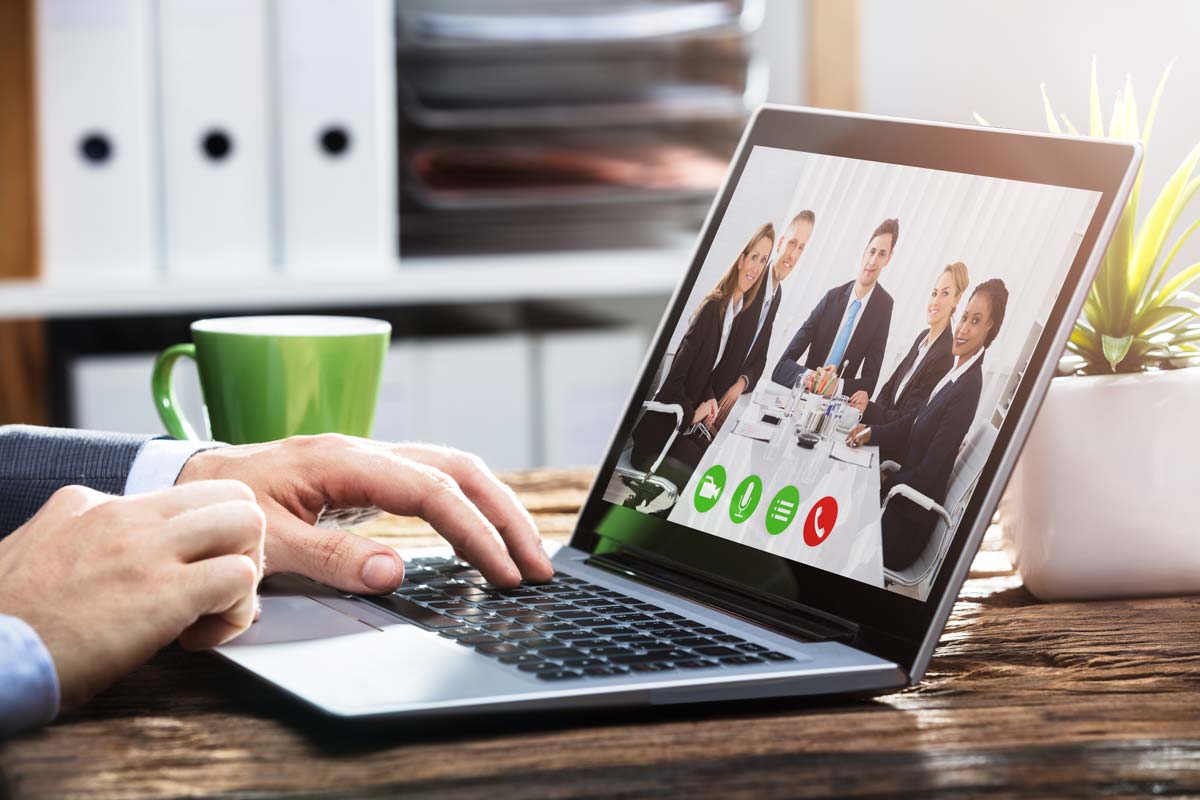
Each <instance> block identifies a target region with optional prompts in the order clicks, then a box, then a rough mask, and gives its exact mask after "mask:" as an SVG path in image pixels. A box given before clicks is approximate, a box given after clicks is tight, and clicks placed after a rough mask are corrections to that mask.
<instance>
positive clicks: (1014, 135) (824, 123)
mask: <svg viewBox="0 0 1200 800" xmlns="http://www.w3.org/2000/svg"><path fill="white" fill-rule="evenodd" d="M759 146H761V147H772V148H782V149H786V150H793V151H797V152H803V153H814V154H822V155H829V156H836V157H841V158H849V159H859V160H865V161H876V162H882V163H888V164H898V165H906V166H912V167H918V168H922V169H932V170H942V171H948V172H958V173H964V174H968V175H977V176H982V177H994V178H1003V179H1008V180H1016V181H1027V182H1032V183H1042V184H1051V185H1056V186H1063V187H1072V188H1079V189H1086V190H1090V191H1094V192H1098V193H1099V194H1100V200H1099V202H1098V204H1097V206H1096V210H1095V212H1094V214H1093V216H1092V219H1091V221H1090V223H1089V225H1088V228H1087V231H1086V233H1085V235H1084V237H1083V240H1082V242H1081V244H1080V246H1079V249H1078V252H1077V253H1076V255H1075V258H1074V261H1073V262H1072V264H1071V267H1070V269H1069V271H1068V273H1067V277H1066V279H1065V280H1064V282H1063V286H1062V289H1061V291H1060V292H1059V295H1058V298H1057V300H1056V302H1055V304H1054V307H1053V309H1052V310H1051V312H1050V314H1049V317H1048V319H1047V322H1046V326H1045V328H1044V330H1043V331H1042V334H1041V336H1040V338H1039V340H1038V343H1037V345H1036V347H1035V348H1034V351H1033V355H1032V357H1031V359H1030V362H1029V365H1028V367H1027V368H1026V370H1025V375H1026V376H1034V375H1037V374H1038V373H1039V372H1041V368H1042V366H1043V365H1044V364H1045V362H1046V360H1047V358H1048V357H1050V356H1051V353H1050V348H1051V346H1052V345H1053V340H1054V339H1055V338H1056V334H1057V333H1059V332H1060V331H1061V330H1062V328H1063V326H1064V325H1065V326H1070V325H1071V324H1073V322H1074V318H1073V317H1072V318H1071V319H1067V318H1066V312H1067V310H1068V308H1069V307H1071V306H1072V302H1073V300H1074V299H1076V298H1078V297H1079V296H1080V295H1081V293H1084V292H1086V291H1087V288H1088V287H1085V286H1081V281H1082V278H1083V277H1084V272H1085V269H1086V268H1087V266H1088V262H1089V258H1090V256H1091V255H1092V252H1093V250H1094V249H1095V247H1096V241H1097V238H1098V237H1099V235H1100V232H1101V229H1102V228H1103V226H1104V223H1105V221H1106V220H1107V219H1108V217H1109V214H1110V211H1111V210H1112V205H1113V201H1114V199H1115V197H1116V196H1117V194H1118V193H1119V191H1120V189H1121V186H1122V184H1123V183H1124V182H1125V178H1126V176H1127V173H1128V172H1129V170H1130V166H1131V163H1132V161H1133V160H1134V159H1135V158H1136V157H1137V150H1136V147H1135V146H1134V145H1132V144H1128V143H1122V142H1113V141H1107V140H1084V139H1077V138H1069V137H1062V136H1050V135H1046V134H1036V133H1026V132H1020V131H1008V130H1001V129H991V128H976V127H967V126H956V125H945V124H938V123H924V122H915V121H909V120H899V119H887V118H878V117H868V116H863V115H857V114H847V113H842V112H826V111H820V110H815V109H785V108H777V107H771V106H766V107H763V108H761V109H759V111H758V112H756V114H755V116H754V118H753V119H752V120H751V122H750V124H749V126H748V128H747V131H746V134H745V135H744V136H743V139H742V143H741V145H740V146H739V148H738V150H737V152H736V153H735V155H734V158H733V160H732V161H731V164H730V170H729V173H728V176H727V178H726V181H725V183H724V185H723V187H722V188H721V190H720V191H719V193H718V195H717V197H716V199H715V200H714V203H713V206H712V208H711V210H710V212H709V216H708V219H707V220H706V222H705V224H704V227H703V229H702V231H701V233H700V237H699V240H698V243H697V247H696V250H695V252H694V254H693V257H692V261H691V263H690V265H689V266H688V269H687V271H686V272H685V274H684V275H683V278H682V280H681V281H680V284H679V286H678V288H677V289H676V292H675V294H674V296H673V298H672V300H671V302H670V304H669V306H668V308H667V311H666V314H665V315H664V317H663V320H662V322H661V324H660V326H659V329H658V331H657V333H656V335H655V337H654V341H653V343H652V345H651V348H650V350H649V353H648V355H647V358H646V360H645V362H643V365H642V369H641V373H640V375H639V376H638V379H637V383H636V386H635V387H634V391H633V392H632V394H631V395H630V399H629V401H628V402H627V404H626V409H625V412H624V414H623V415H622V418H621V423H620V425H619V426H618V428H617V430H616V433H615V435H614V437H613V439H612V441H611V442H610V444H609V448H608V452H607V454H606V455H605V458H604V461H603V463H602V465H601V467H600V471H599V472H598V474H597V475H598V476H597V479H596V481H595V482H594V484H593V485H592V488H591V491H590V493H589V495H588V498H587V501H586V502H585V504H584V506H583V509H582V510H581V512H580V516H579V521H578V524H577V526H576V528H575V531H574V534H573V535H572V538H571V542H570V546H571V547H573V548H576V549H578V550H583V551H585V552H594V550H595V548H596V545H597V544H598V542H599V541H600V539H601V537H600V536H599V535H598V534H597V533H596V528H597V526H598V525H599V523H600V521H601V519H602V518H603V517H604V515H605V514H606V512H608V511H609V509H611V508H615V506H613V505H612V504H611V503H608V502H607V501H606V500H604V499H603V495H604V491H605V487H606V486H607V484H608V477H609V476H610V475H611V474H612V470H613V469H614V468H615V466H616V464H617V460H618V458H619V457H620V454H621V451H622V449H623V447H624V445H625V443H626V442H627V440H628V437H629V434H630V431H631V429H632V427H633V425H634V422H635V421H636V418H637V414H638V411H639V409H640V406H641V403H642V401H643V400H645V399H647V397H648V392H649V391H650V388H651V387H650V384H651V382H652V380H653V378H654V375H655V372H656V370H657V367H658V364H659V363H660V361H661V359H662V358H663V355H664V353H665V351H666V348H667V346H668V344H669V341H670V338H671V334H672V332H673V331H674V330H675V328H676V326H677V325H678V324H679V321H680V319H681V318H682V316H683V314H684V313H685V312H686V311H687V309H686V308H685V305H686V303H687V301H688V298H689V297H691V293H692V289H693V287H694V285H695V282H696V279H697V277H698V275H699V272H700V268H701V266H702V265H703V263H704V261H705V257H706V256H707V254H708V251H709V248H710V246H711V244H712V241H713V238H714V236H715V234H716V231H717V229H718V228H719V227H720V225H721V222H722V220H723V218H724V216H725V212H726V209H727V208H728V206H729V202H730V199H731V197H732V196H733V193H734V191H735V189H736V188H737V185H738V182H739V180H740V178H741V175H742V171H743V169H744V168H745V165H746V161H747V159H748V158H749V156H750V153H751V152H752V151H753V149H754V148H755V147H759ZM1058 357H1059V352H1055V353H1053V358H1055V359H1057V358H1058ZM763 379H764V380H765V379H766V378H765V377H764V378H763ZM1034 384H1035V381H1034V380H1031V379H1028V378H1027V379H1024V380H1022V381H1021V382H1020V384H1019V386H1018V388H1017V391H1016V394H1015V395H1014V396H1013V399H1012V401H1011V404H1010V406H1009V411H1008V413H1007V415H1006V416H1005V419H1004V422H1003V424H1002V425H1001V428H1000V430H999V432H998V435H997V437H996V441H995V444H994V446H993V448H992V450H991V452H990V454H989V456H988V458H987V462H986V464H985V465H984V467H983V469H982V471H981V473H980V478H979V482H978V485H977V487H976V489H975V491H974V493H973V494H972V496H971V500H970V502H969V503H968V505H967V508H966V510H965V512H964V514H963V516H962V518H961V520H960V522H959V525H958V527H957V529H956V531H955V535H954V539H953V542H952V543H951V544H950V546H949V549H948V552H947V554H946V557H945V559H944V561H943V563H942V565H941V567H940V569H939V570H938V573H937V576H936V578H935V580H934V582H933V584H932V587H931V590H930V592H929V595H928V597H927V598H926V599H925V600H924V601H921V600H916V599H914V598H910V597H907V596H904V595H901V594H897V593H895V592H893V591H890V590H887V589H884V588H880V587H875V586H870V585H868V584H864V583H862V582H860V581H857V580H854V579H852V578H847V577H844V576H841V575H838V574H836V573H833V572H829V571H826V570H823V569H819V568H816V567H812V566H808V565H805V564H802V563H799V562H791V561H789V562H787V563H788V564H789V566H790V567H791V568H792V569H793V571H794V574H795V577H796V579H797V580H796V584H797V586H798V587H799V591H800V595H799V596H796V597H790V598H788V599H791V600H794V601H797V602H800V603H803V604H805V605H808V606H811V607H815V608H818V609H820V610H821V611H824V612H827V613H830V614H834V615H837V616H838V617H841V618H843V619H846V620H848V621H850V622H852V623H854V624H855V625H857V626H859V628H860V631H861V633H860V636H859V637H858V640H857V641H856V642H855V644H856V646H859V647H862V648H863V649H865V650H868V651H870V652H873V653H875V654H876V655H881V656H883V657H886V658H889V659H892V660H894V661H896V662H897V663H899V664H900V665H901V666H902V667H904V668H906V669H910V668H911V666H912V664H913V662H914V660H915V659H916V657H917V654H918V652H919V650H920V648H921V644H922V641H923V640H924V639H925V637H926V635H927V633H928V632H929V629H930V626H931V625H932V624H934V622H935V620H936V618H937V611H938V608H939V606H940V605H941V604H942V600H943V598H944V596H945V595H946V593H947V591H948V590H949V589H950V588H953V589H954V591H955V592H957V589H958V586H957V585H956V586H954V587H950V582H951V580H952V576H953V575H954V573H955V572H956V571H957V570H955V569H954V567H955V566H956V565H957V564H958V562H959V560H960V559H962V558H963V556H964V547H965V545H966V543H967V541H968V539H969V538H971V537H970V534H971V532H972V531H974V530H975V529H976V524H977V522H978V521H979V517H980V515H981V512H983V509H982V508H981V506H982V504H983V502H984V500H985V498H986V497H987V496H988V495H989V492H988V491H987V490H988V488H989V487H990V485H991V483H992V481H993V480H995V478H996V476H997V468H998V466H999V464H1000V462H1001V460H1002V457H1003V456H1004V455H1005V454H1006V453H1007V451H1008V450H1009V449H1010V448H1012V447H1014V446H1019V444H1020V443H1019V442H1016V443H1015V442H1014V441H1013V433H1014V431H1015V430H1016V429H1017V428H1018V426H1019V422H1020V421H1021V420H1022V419H1023V417H1024V416H1025V415H1026V414H1035V413H1036V407H1031V405H1030V403H1029V400H1030V394H1031V391H1032V389H1033V387H1034ZM1005 477H1007V476H1005ZM992 505H994V504H992ZM992 511H993V509H991V508H989V509H987V510H986V513H987V514H988V515H989V519H990V515H991V513H992ZM634 513H637V512H634ZM647 519H650V520H653V522H645V525H646V526H649V527H651V528H654V529H656V530H662V531H669V532H671V533H673V534H675V535H676V536H678V535H686V534H684V533H683V532H687V533H688V534H691V535H695V536H707V537H712V538H719V537H714V536H713V535H712V534H709V533H706V532H704V531H701V530H698V529H693V528H688V527H686V526H682V525H678V524H675V523H671V522H667V521H666V520H659V519H655V518H651V517H648V518H647ZM727 544H728V545H731V547H729V548H728V549H729V550H730V551H731V552H733V551H736V550H737V548H747V549H748V550H753V548H750V547H749V546H748V545H741V544H736V543H733V542H728V543H727ZM721 546H722V547H725V546H726V545H721ZM650 549H652V548H650ZM747 555H748V556H749V555H750V554H747ZM972 555H973V554H972ZM689 566H690V567H693V568H694V565H689ZM703 571H708V572H711V570H703ZM711 574H713V575H714V576H715V577H717V578H724V579H726V580H728V579H729V576H728V575H721V574H719V573H716V572H711ZM749 588H751V589H757V588H758V587H749Z"/></svg>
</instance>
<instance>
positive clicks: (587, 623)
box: [571, 617, 613, 628]
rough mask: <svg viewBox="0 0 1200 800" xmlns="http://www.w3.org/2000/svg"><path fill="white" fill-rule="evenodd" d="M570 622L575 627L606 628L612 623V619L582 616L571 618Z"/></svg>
mask: <svg viewBox="0 0 1200 800" xmlns="http://www.w3.org/2000/svg"><path fill="white" fill-rule="evenodd" d="M571 624H572V625H574V626H575V627H576V628H606V627H608V626H610V625H612V624H613V621H612V620H611V619H608V618H606V617H583V618H582V619H573V620H571Z"/></svg>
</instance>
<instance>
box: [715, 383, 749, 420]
mask: <svg viewBox="0 0 1200 800" xmlns="http://www.w3.org/2000/svg"><path fill="white" fill-rule="evenodd" d="M745 391H746V379H745V378H738V379H737V380H736V381H734V382H733V386H730V387H729V388H728V389H726V390H725V394H723V395H721V400H720V402H719V403H717V426H718V427H720V425H722V424H724V422H725V417H727V416H729V410H730V409H732V408H733V404H734V403H736V402H737V401H738V398H739V397H741V396H742V393H743V392H745Z"/></svg>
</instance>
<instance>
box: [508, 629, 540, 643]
mask: <svg viewBox="0 0 1200 800" xmlns="http://www.w3.org/2000/svg"><path fill="white" fill-rule="evenodd" d="M500 636H501V638H503V639H509V640H512V641H520V640H522V639H540V638H542V635H541V634H540V633H538V632H537V631H531V630H529V629H528V628H521V629H519V630H511V631H501V632H500Z"/></svg>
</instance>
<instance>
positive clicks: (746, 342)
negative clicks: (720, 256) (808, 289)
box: [711, 278, 783, 398]
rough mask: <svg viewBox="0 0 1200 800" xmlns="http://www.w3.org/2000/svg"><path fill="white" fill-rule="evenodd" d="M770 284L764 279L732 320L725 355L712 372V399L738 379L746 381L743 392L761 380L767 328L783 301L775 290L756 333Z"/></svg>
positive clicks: (767, 342) (768, 338) (779, 292)
mask: <svg viewBox="0 0 1200 800" xmlns="http://www.w3.org/2000/svg"><path fill="white" fill-rule="evenodd" d="M770 285H771V283H770V281H769V280H767V279H766V278H764V279H763V284H762V286H760V287H759V291H758V294H757V295H755V297H754V301H753V302H751V303H750V304H749V305H747V306H745V307H744V308H743V309H742V310H741V311H739V312H738V315H737V316H736V317H735V318H734V320H733V327H732V328H731V329H730V331H729V341H728V342H726V344H725V352H724V353H722V354H721V361H720V362H719V363H718V364H717V366H716V367H715V368H714V369H713V376H712V388H713V394H712V395H711V396H712V397H718V398H719V397H720V396H721V395H723V394H724V393H725V392H726V390H727V389H729V387H730V386H732V385H733V384H734V382H736V381H737V379H738V378H742V377H744V378H745V379H746V389H745V391H746V392H749V391H750V390H752V389H753V388H754V387H755V386H756V385H757V384H758V379H759V378H761V377H762V374H763V370H764V369H765V368H766V366H767V345H768V344H769V343H770V339H771V328H772V326H774V324H775V315H776V314H778V313H779V303H780V301H781V300H782V298H783V290H782V289H778V290H777V291H776V292H775V296H774V297H773V298H771V300H770V302H771V306H770V308H768V309H767V318H766V319H765V320H763V327H762V331H761V332H759V331H758V317H759V314H761V313H762V306H763V303H764V302H766V300H767V298H766V294H767V291H768V287H769V286H770ZM756 333H757V334H758V337H757V338H755V334H756Z"/></svg>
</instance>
